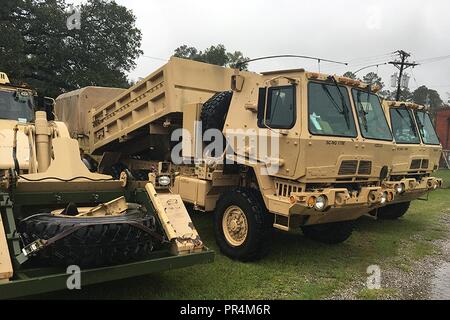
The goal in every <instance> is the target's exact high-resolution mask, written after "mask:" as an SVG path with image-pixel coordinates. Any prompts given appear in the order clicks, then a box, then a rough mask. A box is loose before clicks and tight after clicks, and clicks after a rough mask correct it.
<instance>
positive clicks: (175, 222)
mask: <svg viewBox="0 0 450 320" xmlns="http://www.w3.org/2000/svg"><path fill="white" fill-rule="evenodd" d="M145 190H146V191H147V193H148V196H149V198H150V200H151V201H152V204H153V206H154V207H155V209H156V213H157V215H158V217H159V220H160V221H161V224H162V227H163V229H164V232H165V233H166V236H167V238H168V240H169V241H171V242H172V252H173V253H174V254H188V253H191V252H201V251H202V250H203V247H204V246H203V242H202V241H201V240H200V236H199V235H198V233H197V230H196V229H195V227H194V224H193V223H192V220H191V218H190V217H189V214H188V212H187V210H186V207H185V206H184V203H183V200H182V199H181V197H180V195H178V194H173V193H169V192H168V193H157V192H156V190H155V188H154V186H153V185H152V184H151V183H147V184H146V186H145Z"/></svg>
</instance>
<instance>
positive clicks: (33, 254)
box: [0, 73, 214, 299]
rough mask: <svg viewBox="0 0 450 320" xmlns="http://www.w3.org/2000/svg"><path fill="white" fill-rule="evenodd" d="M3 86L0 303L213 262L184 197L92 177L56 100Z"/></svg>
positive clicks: (6, 83) (105, 177)
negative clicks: (74, 284) (72, 284)
mask: <svg viewBox="0 0 450 320" xmlns="http://www.w3.org/2000/svg"><path fill="white" fill-rule="evenodd" d="M0 79H1V82H0V160H1V161H0V299H4V298H15V297H21V296H25V295H33V294H39V293H43V292H48V291H53V290H62V289H68V288H69V286H68V284H67V283H68V280H69V278H70V276H73V275H74V272H75V273H77V274H78V277H79V282H78V284H79V286H84V285H88V284H93V283H99V282H103V281H109V280H115V279H122V278H127V277H132V276H138V275H143V274H147V273H150V272H162V271H165V270H169V269H171V268H179V267H184V266H190V265H194V264H199V263H207V262H211V261H213V258H214V255H213V252H211V251H210V250H208V249H207V248H206V247H205V246H204V245H203V243H202V241H201V239H200V237H199V235H198V233H197V231H196V229H195V227H194V225H193V223H192V221H191V219H190V218H189V215H188V213H187V211H186V208H185V207H184V205H183V202H182V200H181V198H180V196H179V195H176V194H173V193H171V192H169V190H168V189H167V188H165V189H164V188H162V187H161V186H158V187H155V185H154V184H152V183H150V182H149V181H146V182H145V183H142V184H137V183H135V182H133V181H130V180H127V179H126V176H124V177H123V178H122V179H121V180H114V179H113V178H112V177H111V176H108V175H104V174H99V173H92V172H90V171H89V170H88V169H87V168H86V166H85V165H84V164H83V162H82V161H81V158H80V153H79V148H80V147H79V144H78V142H77V140H75V139H72V138H71V137H70V135H69V131H68V129H67V127H66V125H65V124H64V123H62V122H59V121H54V116H53V102H54V101H53V99H49V98H40V97H39V96H37V94H36V92H35V91H34V90H32V89H31V88H27V87H22V86H15V85H12V84H10V83H9V80H8V79H7V77H6V75H5V74H4V73H0ZM71 270H72V271H71Z"/></svg>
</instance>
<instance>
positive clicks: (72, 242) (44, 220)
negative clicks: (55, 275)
mask: <svg viewBox="0 0 450 320" xmlns="http://www.w3.org/2000/svg"><path fill="white" fill-rule="evenodd" d="M140 226H143V227H142V228H140ZM157 229H158V228H157V225H156V221H155V218H154V217H153V216H151V215H148V214H147V213H145V212H143V211H141V210H139V209H132V210H129V211H128V212H127V213H126V214H124V215H120V216H104V217H86V218H81V217H69V216H56V215H52V214H50V213H42V214H36V215H33V216H30V217H28V218H25V219H23V220H21V221H20V222H19V224H18V231H19V234H20V236H21V238H22V240H23V242H24V245H28V244H30V243H32V242H34V241H36V240H38V239H42V240H49V239H52V238H54V237H55V236H58V235H60V234H61V233H62V232H66V233H67V231H68V230H69V231H70V230H74V231H73V232H71V233H69V234H68V235H67V236H65V237H63V238H61V239H59V240H57V241H55V242H54V243H52V244H50V245H48V246H46V247H45V248H44V249H42V250H41V251H39V252H38V254H37V255H36V256H34V257H32V261H35V262H40V263H44V264H45V265H52V266H68V265H78V266H80V267H81V268H92V267H101V266H109V265H115V264H121V263H126V262H130V261H136V260H141V259H144V258H145V257H147V256H148V255H149V254H150V253H151V252H152V251H153V250H154V248H155V247H156V246H158V245H160V244H161V242H162V237H157V236H156V235H158V233H157V232H156V230H157ZM146 230H147V231H146ZM149 231H151V232H149Z"/></svg>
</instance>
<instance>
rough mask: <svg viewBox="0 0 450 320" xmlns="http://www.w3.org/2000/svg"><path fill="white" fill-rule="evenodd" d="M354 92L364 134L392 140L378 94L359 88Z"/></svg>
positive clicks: (353, 90) (366, 136) (365, 136)
mask: <svg viewBox="0 0 450 320" xmlns="http://www.w3.org/2000/svg"><path fill="white" fill-rule="evenodd" d="M352 94H353V100H354V102H355V107H356V112H357V114H358V121H359V128H360V130H361V134H362V136H363V137H364V138H367V139H374V140H386V141H392V133H391V130H390V129H389V125H388V123H387V120H386V115H385V114H384V111H383V108H382V107H381V102H380V99H379V98H378V96H377V95H376V94H373V93H370V92H367V91H362V90H357V89H352Z"/></svg>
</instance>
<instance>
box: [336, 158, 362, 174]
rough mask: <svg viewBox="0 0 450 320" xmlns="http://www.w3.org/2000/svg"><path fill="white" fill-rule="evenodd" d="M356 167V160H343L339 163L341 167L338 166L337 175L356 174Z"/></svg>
mask: <svg viewBox="0 0 450 320" xmlns="http://www.w3.org/2000/svg"><path fill="white" fill-rule="evenodd" d="M357 167H358V161H357V160H344V161H342V163H341V167H340V168H339V173H338V174H339V175H340V176H346V175H352V174H356V168H357Z"/></svg>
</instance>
